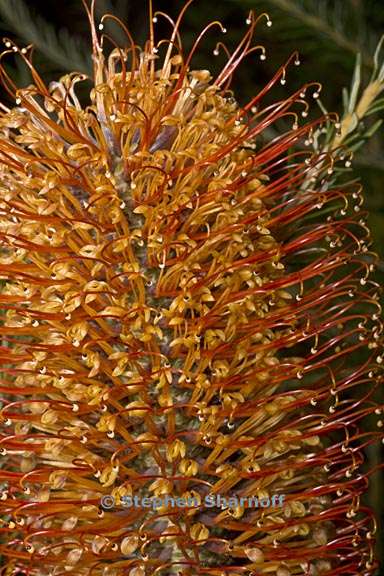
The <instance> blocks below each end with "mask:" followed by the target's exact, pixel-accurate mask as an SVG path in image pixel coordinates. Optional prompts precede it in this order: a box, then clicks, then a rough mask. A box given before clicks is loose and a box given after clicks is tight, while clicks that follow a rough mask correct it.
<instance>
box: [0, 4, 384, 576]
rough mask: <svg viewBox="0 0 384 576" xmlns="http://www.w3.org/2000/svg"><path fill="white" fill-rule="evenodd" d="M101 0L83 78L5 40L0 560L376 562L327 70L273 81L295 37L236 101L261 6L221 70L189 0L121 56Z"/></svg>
mask: <svg viewBox="0 0 384 576" xmlns="http://www.w3.org/2000/svg"><path fill="white" fill-rule="evenodd" d="M89 16H90V21H91V23H92V35H93V58H94V66H95V73H94V77H93V78H92V83H93V85H92V86H91V87H90V91H89V97H90V101H89V102H88V103H85V104H83V103H80V101H79V99H78V98H77V96H76V87H77V84H78V83H79V82H83V81H84V82H85V83H86V85H87V86H90V82H89V79H86V78H85V77H83V76H82V75H80V74H76V73H73V74H70V75H67V76H65V77H63V78H61V79H60V80H59V81H57V82H52V83H51V84H50V85H49V86H47V85H46V84H45V83H44V81H43V80H42V79H41V77H40V76H39V74H38V72H37V71H36V70H35V68H34V67H33V65H32V63H31V57H30V49H29V48H27V49H22V50H20V49H19V48H18V47H16V46H14V45H13V44H12V42H10V41H7V45H6V49H5V52H4V53H3V55H2V59H1V75H2V81H3V84H4V86H5V87H6V89H7V90H8V92H9V93H10V94H11V96H12V97H13V98H14V99H15V105H14V107H12V108H10V109H8V108H7V107H6V106H5V105H2V106H1V110H2V112H1V118H0V174H1V183H0V188H1V189H0V242H1V251H0V279H1V280H2V288H1V292H0V301H1V307H2V310H3V314H2V316H1V324H0V334H1V385H0V387H1V397H2V399H1V402H2V405H1V410H0V420H1V422H0V434H1V435H0V450H1V467H0V482H1V500H0V510H1V518H2V520H1V526H0V530H1V537H0V553H1V555H2V556H3V560H4V567H3V569H2V571H1V574H4V575H5V574H14V575H17V574H19V576H21V575H22V574H25V575H28V576H63V575H70V574H73V575H76V576H182V575H183V576H197V575H199V576H200V575H201V576H203V575H205V576H251V575H254V576H256V575H268V576H271V575H276V576H299V575H303V576H304V575H306V576H331V575H332V576H339V575H340V576H341V575H345V576H347V575H348V576H352V575H357V574H359V575H361V576H368V575H369V574H372V573H373V571H374V569H375V565H376V564H375V559H374V554H373V546H374V538H375V520H374V517H373V514H372V512H371V510H370V509H368V508H367V507H366V506H364V505H363V504H362V502H361V497H362V496H363V494H364V492H365V491H366V488H367V482H368V476H369V472H367V471H366V469H365V468H364V466H363V452H364V449H365V447H367V446H368V445H369V444H371V443H372V442H374V441H376V440H377V439H378V437H379V436H381V432H380V429H378V430H377V431H375V432H367V431H366V429H365V428H364V431H363V429H362V427H361V424H362V422H363V421H364V420H365V419H366V418H367V417H368V416H369V415H373V414H374V413H377V414H378V416H377V419H378V425H379V427H380V426H381V422H380V420H379V418H380V416H379V414H380V408H378V406H377V404H376V402H375V391H376V389H377V388H378V387H379V386H380V385H381V380H382V370H381V364H382V347H381V338H382V336H381V333H382V324H381V320H380V314H381V310H380V306H379V303H378V287H377V285H376V284H375V283H374V282H373V281H372V280H371V279H370V278H369V275H370V273H371V272H372V271H373V269H374V265H375V260H376V256H375V254H373V253H372V252H371V251H370V237H369V231H368V229H367V226H366V223H365V215H364V212H363V211H362V210H361V205H362V196H361V190H360V186H359V185H358V184H356V183H351V184H346V185H341V184H340V183H339V181H338V180H336V179H335V172H334V171H335V170H337V169H338V167H340V166H343V165H344V163H345V162H348V161H349V160H348V152H347V151H345V150H343V149H342V147H339V148H337V149H335V150H330V151H327V152H321V151H319V152H316V153H315V152H313V147H312V146H311V143H312V139H313V137H314V133H315V131H316V130H317V129H318V128H319V127H321V126H325V125H330V124H332V123H334V122H335V121H336V120H335V118H334V117H321V118H319V119H317V120H314V121H311V122H309V123H306V121H305V119H303V118H302V116H303V117H304V118H305V116H306V115H307V110H308V107H309V106H310V105H311V102H313V98H315V99H316V98H317V97H318V95H319V89H320V87H319V85H317V84H314V83H310V84H307V85H305V86H303V87H301V88H300V89H299V90H297V91H291V92H289V90H288V88H287V96H286V98H285V99H284V100H281V101H278V102H276V103H274V104H268V105H265V104H264V99H265V96H266V94H267V92H268V93H272V92H273V89H274V85H275V84H276V83H279V82H281V83H282V84H284V83H285V81H286V75H288V74H289V73H290V65H291V64H294V63H298V60H297V58H298V57H297V55H296V54H294V55H293V56H292V57H291V58H290V59H289V61H288V62H287V63H286V64H285V65H284V66H282V67H281V68H280V69H279V70H278V71H277V72H276V75H275V77H274V78H273V79H272V80H271V81H270V82H269V84H268V85H267V86H266V87H265V89H263V90H262V91H261V92H260V93H258V94H256V95H255V97H254V98H253V99H252V101H250V102H249V103H247V104H246V105H245V106H240V105H239V104H238V103H237V102H236V100H235V99H234V98H233V96H232V94H231V92H229V86H230V85H231V89H232V90H234V91H235V93H236V86H235V82H234V80H232V76H233V75H234V74H235V71H236V68H237V66H238V65H239V64H240V63H241V62H242V61H243V60H244V58H246V57H247V56H249V58H254V57H255V55H256V56H257V55H260V56H261V57H262V58H263V57H264V49H263V48H261V47H258V48H257V49H253V44H252V42H253V37H254V32H255V27H256V25H258V26H262V25H265V23H266V22H267V23H268V22H269V19H268V17H266V16H265V15H262V16H261V17H259V18H256V17H255V16H254V15H253V14H250V16H249V18H248V20H247V29H246V33H245V35H244V38H243V39H242V41H241V43H240V44H239V46H237V47H235V49H234V50H233V52H228V53H227V54H226V56H227V63H226V64H224V66H223V69H222V70H221V72H220V73H219V75H218V76H217V77H213V76H212V75H211V74H210V72H208V71H207V70H194V69H193V60H192V57H193V55H194V53H195V52H196V50H197V49H198V42H199V41H197V42H196V44H195V46H194V47H193V48H192V50H191V52H190V53H189V54H187V55H185V54H184V51H183V48H182V45H181V40H180V23H181V19H182V16H183V12H182V13H181V15H180V17H179V18H178V20H177V21H176V22H175V23H172V31H171V36H170V38H169V39H167V40H166V41H164V40H163V41H160V42H157V43H155V41H154V28H155V24H156V20H157V19H160V18H161V17H164V15H162V14H157V15H156V14H151V25H150V30H151V34H150V39H149V40H148V42H147V44H146V46H145V48H144V49H143V50H141V49H139V48H138V47H137V46H136V45H135V43H134V41H133V39H132V38H131V36H130V34H129V33H128V31H127V39H128V40H127V46H122V47H119V48H115V49H113V51H112V52H111V53H110V55H109V56H106V55H104V52H105V51H104V46H103V43H106V41H107V40H106V37H104V36H103V35H102V31H101V30H100V31H98V30H97V29H96V26H95V25H94V19H93V15H92V13H91V12H89ZM213 27H215V28H216V30H215V31H213V30H211V28H213ZM220 28H221V32H223V31H224V30H223V29H222V27H221V25H220V24H219V23H214V24H212V25H209V26H207V28H206V29H205V30H204V34H205V33H208V32H209V33H219V34H220ZM199 40H200V38H199ZM103 51H104V52H103ZM216 51H220V45H219V46H218V48H217V50H216ZM13 53H17V55H18V57H19V58H22V59H23V60H24V62H25V63H26V64H27V65H28V66H29V67H30V69H31V72H32V75H33V81H34V84H33V85H31V86H28V87H27V88H23V89H18V88H17V87H16V86H15V85H14V84H13V82H12V80H11V78H10V77H9V76H8V75H7V72H6V67H5V65H4V62H5V61H6V58H7V57H8V54H11V55H12V54H13ZM252 53H253V54H252ZM224 56H225V52H224ZM231 80H232V84H230V83H231ZM283 117H285V118H288V119H289V118H290V117H291V119H292V129H289V130H288V131H287V132H285V133H281V135H280V136H278V137H277V138H275V139H274V140H273V141H267V143H262V142H263V140H262V139H261V136H263V134H264V133H265V131H266V130H267V129H268V127H270V126H271V125H273V124H274V123H275V122H276V121H278V120H279V119H280V118H283ZM331 129H333V128H332V127H331ZM334 130H335V131H336V130H337V127H336V128H334ZM305 143H306V144H307V145H308V146H307V148H303V146H302V145H303V144H305ZM373 419H374V418H373ZM135 497H136V504H135ZM145 498H147V500H144V499H145ZM153 498H156V500H153ZM172 498H173V499H179V500H178V502H176V505H174V503H173V502H172ZM188 498H189V499H190V502H191V505H190V506H188V505H186V504H185V503H186V502H187V499H188ZM128 501H129V502H130V505H127V502H128ZM148 501H149V505H148V506H146V504H145V503H144V502H146V503H147V502H148ZM155 504H156V505H155Z"/></svg>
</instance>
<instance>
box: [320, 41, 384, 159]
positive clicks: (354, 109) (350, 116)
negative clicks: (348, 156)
mask: <svg viewBox="0 0 384 576" xmlns="http://www.w3.org/2000/svg"><path fill="white" fill-rule="evenodd" d="M383 44H384V36H383V37H382V38H381V40H380V42H379V44H378V46H377V48H376V52H375V55H374V57H373V60H372V61H373V72H372V76H371V79H370V81H369V83H368V85H367V86H366V87H365V88H364V89H363V90H362V87H361V56H360V54H358V55H357V58H356V65H355V71H354V74H353V78H352V82H351V88H350V92H349V93H348V91H347V89H344V93H343V102H344V113H343V116H342V118H341V125H340V132H339V133H338V134H336V133H333V134H332V137H331V139H330V140H328V143H327V147H326V149H327V150H334V149H336V148H338V147H339V146H340V145H344V146H346V147H347V148H348V149H349V150H351V151H352V152H355V151H356V150H358V149H359V148H360V147H361V146H362V145H363V144H364V143H365V142H366V141H367V140H368V139H369V138H371V137H372V136H373V134H374V133H375V132H376V130H377V129H378V128H379V127H380V126H381V123H382V120H378V121H377V122H375V123H374V124H373V125H372V126H370V127H368V128H366V126H365V125H364V123H363V120H364V119H365V118H366V117H368V116H370V115H372V114H374V113H377V112H380V111H382V110H384V98H379V96H380V94H381V93H382V92H383V91H384V63H383V62H382V63H381V64H380V63H379V58H380V51H381V48H382V47H383ZM359 95H360V97H359ZM320 104H321V103H320ZM321 107H322V109H323V111H325V109H324V106H321Z"/></svg>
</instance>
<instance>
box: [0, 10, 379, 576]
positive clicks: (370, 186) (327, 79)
mask: <svg viewBox="0 0 384 576" xmlns="http://www.w3.org/2000/svg"><path fill="white" fill-rule="evenodd" d="M153 3H154V9H155V10H164V11H166V12H167V13H168V14H170V15H171V16H172V17H174V18H175V17H176V16H177V14H178V12H179V11H180V9H181V8H182V7H183V5H184V2H183V1H181V0H167V1H165V0H153ZM249 9H253V10H254V11H255V12H256V14H257V13H260V12H263V11H264V10H266V11H267V12H268V13H269V15H270V17H271V19H272V20H273V26H272V27H271V28H268V27H267V26H266V25H265V20H264V21H262V22H261V23H260V25H259V26H258V29H257V35H256V41H257V43H260V44H263V45H264V46H265V48H266V50H267V59H266V61H265V62H261V61H260V60H259V58H258V57H257V55H256V56H254V57H253V58H249V59H247V60H246V61H245V62H244V63H243V64H242V66H241V68H240V69H239V70H238V71H237V72H236V74H235V77H234V81H233V85H232V88H234V89H235V92H236V98H237V99H238V100H239V101H240V103H244V102H245V101H247V100H248V99H250V98H251V97H252V95H253V94H255V93H256V92H258V91H259V90H260V89H261V88H262V87H263V86H264V85H265V83H266V82H267V81H268V79H270V78H271V77H272V75H273V73H274V71H276V69H277V68H278V67H279V66H280V65H282V64H283V63H284V62H285V61H286V60H287V59H288V57H289V56H290V54H291V53H292V52H293V51H294V50H299V52H300V60H301V63H302V64H301V66H300V67H298V68H296V67H292V69H291V71H290V72H289V74H288V76H287V84H286V85H285V86H284V87H280V86H279V87H276V88H274V89H273V93H272V94H271V98H272V99H273V100H276V99H278V98H280V97H282V96H283V95H284V94H285V93H288V92H289V91H291V90H293V89H296V88H297V87H299V86H300V85H301V84H303V83H304V82H307V81H312V80H317V81H319V82H321V84H322V86H323V90H322V92H321V101H322V103H323V104H324V106H325V107H326V109H327V110H328V111H336V112H338V113H339V114H341V115H342V113H343V99H342V92H343V88H345V87H348V89H349V88H350V86H351V80H352V76H353V72H354V67H355V60H356V55H357V53H360V54H361V61H362V65H361V82H362V87H364V86H365V85H367V83H368V81H369V78H370V75H371V73H372V70H373V65H374V62H373V55H374V52H375V48H376V46H377V43H378V41H379V39H380V36H381V35H382V34H383V33H384V0H221V1H211V0H195V2H194V3H192V6H191V7H190V9H189V10H188V11H187V13H186V16H185V19H184V21H183V22H184V23H183V25H182V28H181V32H182V37H183V44H184V47H185V50H187V49H188V48H190V47H191V46H192V44H193V42H194V39H195V38H196V36H197V35H198V33H199V32H200V31H201V30H202V28H204V26H205V25H206V24H207V23H209V22H210V21H212V20H217V19H219V20H220V21H221V22H222V23H223V25H224V26H225V27H226V28H227V30H228V33H227V34H226V35H225V37H222V36H221V35H220V33H219V32H218V31H217V30H213V31H212V32H211V33H209V34H208V36H206V37H205V38H204V40H203V41H202V43H201V45H200V48H199V50H198V51H197V54H196V57H195V58H194V60H193V67H195V68H204V69H207V68H208V69H210V70H211V71H212V72H213V73H214V72H215V71H218V70H219V69H220V65H222V64H223V62H224V61H225V56H224V54H222V55H221V56H219V57H218V58H215V57H214V56H213V55H212V51H213V49H214V47H215V44H216V42H217V41H218V40H220V41H221V40H224V41H225V43H226V45H227V46H228V47H230V48H232V49H233V48H234V47H235V46H236V44H237V43H238V42H239V40H240V39H241V37H242V35H243V33H244V32H245V31H246V29H247V26H246V23H245V20H246V18H247V15H248V11H249ZM97 12H98V16H99V17H100V15H101V14H103V13H106V12H111V13H113V14H115V15H117V16H119V17H120V18H121V20H122V21H123V22H124V23H126V24H127V26H128V28H129V30H130V31H131V33H132V34H133V37H134V38H135V40H136V42H137V43H138V44H143V42H145V40H146V39H147V33H148V13H147V2H146V1H145V0H142V1H141V2H137V1H136V0H98V2H97ZM169 29H170V28H169V25H167V24H166V23H165V22H162V21H159V24H158V25H157V26H156V33H157V38H158V39H159V38H160V37H161V36H162V35H164V36H165V37H167V36H168V35H169ZM106 31H107V32H110V33H111V35H112V36H113V37H114V38H115V39H116V40H117V41H120V42H124V35H123V33H122V32H121V29H119V28H118V27H117V26H115V25H112V26H109V27H107V28H106ZM0 33H1V36H5V37H9V38H11V39H13V40H17V42H18V43H19V45H25V44H29V43H33V44H34V45H35V47H36V52H35V57H34V63H35V66H36V68H37V69H38V70H39V72H40V75H41V76H42V77H43V78H44V79H45V80H46V81H47V82H48V81H50V80H53V79H56V78H58V77H60V76H62V75H63V74H65V73H67V72H69V71H73V70H78V71H84V72H87V71H88V72H90V71H91V60H90V34H89V25H88V21H87V19H86V17H85V11H84V8H83V6H82V3H81V0H61V1H58V0H24V1H23V0H0ZM381 61H382V62H383V61H384V49H383V50H382V55H381ZM6 67H7V70H8V71H9V72H10V74H11V75H12V77H13V78H14V79H15V81H16V83H17V84H18V85H19V86H24V85H26V84H28V83H29V76H28V73H27V71H26V69H25V68H24V67H23V66H22V65H20V63H19V62H18V61H17V60H12V59H10V60H9V61H8V63H7V64H6ZM381 97H382V99H383V108H384V91H383V93H382V94H381ZM2 100H3V101H5V102H7V96H6V95H5V94H3V95H2ZM319 112H320V111H319V110H318V109H316V105H314V106H313V112H312V114H313V113H315V114H318V113H319ZM380 116H381V117H383V112H382V111H381V112H380V111H378V112H377V113H376V114H374V115H372V116H370V117H369V119H368V121H367V122H366V127H368V128H369V127H370V126H373V125H374V123H375V122H376V121H377V120H378V119H379V118H380ZM277 129H278V126H277ZM382 134H383V132H382V128H380V129H379V130H378V131H376V133H375V135H374V136H372V137H370V138H369V139H366V141H365V142H364V143H363V145H362V147H361V148H360V150H359V152H358V153H357V154H356V155H355V158H354V162H353V169H354V173H353V174H354V176H356V177H358V178H360V180H361V181H362V183H363V185H364V190H365V207H366V209H367V210H368V211H369V218H368V221H369V224H370V227H371V230H372V238H373V243H374V247H375V250H376V251H377V252H378V254H379V256H380V262H379V267H378V268H379V269H378V272H377V274H376V280H377V281H378V282H379V283H380V284H381V285H382V284H383V281H384V192H383V173H384V162H383V151H384V143H383V137H382ZM273 135H274V132H273V131H271V132H270V133H268V134H266V137H273ZM382 401H383V398H382ZM368 459H369V461H370V465H371V466H377V465H378V464H379V462H380V461H381V460H382V455H381V454H380V448H379V447H376V448H375V447H372V448H371V449H370V451H369V453H368ZM382 483H383V476H382V474H381V475H380V474H379V473H376V474H375V475H374V476H373V477H372V479H371V486H370V491H369V494H368V502H369V504H370V505H371V506H372V507H374V508H375V510H376V511H377V513H378V515H380V516H381V517H383V495H384V491H382V490H381V486H382ZM381 525H383V522H381ZM381 532H382V530H381ZM378 548H379V550H378V552H379V555H380V556H381V558H383V548H384V543H383V539H382V538H381V540H380V539H379V543H378ZM383 573H384V571H383Z"/></svg>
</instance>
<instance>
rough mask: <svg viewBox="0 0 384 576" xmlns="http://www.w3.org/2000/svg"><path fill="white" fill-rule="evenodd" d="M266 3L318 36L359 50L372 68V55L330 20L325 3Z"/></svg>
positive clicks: (250, 0) (249, 1) (274, 0)
mask: <svg viewBox="0 0 384 576" xmlns="http://www.w3.org/2000/svg"><path fill="white" fill-rule="evenodd" d="M322 1H324V0H322ZM258 2H259V0H246V3H247V5H249V6H251V7H252V8H255V7H256V4H257V3H258ZM268 4H269V5H270V4H273V5H274V6H276V7H277V8H278V9H279V10H281V11H283V12H285V13H286V14H288V15H289V16H291V17H292V19H294V20H296V21H297V22H300V23H301V24H302V25H304V27H306V28H309V29H311V31H313V32H315V33H316V34H317V35H318V36H319V35H321V34H323V35H325V36H326V37H327V38H328V39H330V40H332V42H333V43H334V44H335V45H336V46H338V47H340V48H343V49H344V50H346V51H347V52H352V53H353V54H357V53H359V52H360V53H361V54H362V61H363V64H364V65H365V66H367V67H368V68H373V66H374V63H373V60H372V57H371V56H370V54H368V53H366V51H365V50H364V44H361V45H359V44H356V42H353V41H352V40H350V39H349V38H348V37H347V35H346V33H345V31H344V29H342V28H341V27H340V26H339V27H337V26H336V25H335V23H334V22H331V21H330V19H329V17H327V11H326V5H325V4H322V3H321V2H318V0H315V2H312V3H307V4H306V5H305V6H304V5H303V4H301V3H300V2H299V1H298V0H268ZM339 22H340V23H341V22H342V17H341V18H339Z"/></svg>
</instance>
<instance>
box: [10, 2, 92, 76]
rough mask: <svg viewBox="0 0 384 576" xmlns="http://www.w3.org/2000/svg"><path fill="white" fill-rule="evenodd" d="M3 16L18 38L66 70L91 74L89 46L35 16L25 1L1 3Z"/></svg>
mask: <svg viewBox="0 0 384 576" xmlns="http://www.w3.org/2000/svg"><path fill="white" fill-rule="evenodd" d="M0 15H1V16H2V17H3V19H4V20H5V21H6V23H7V24H8V25H9V26H10V27H11V28H12V29H13V30H14V31H15V33H16V34H18V36H20V37H21V38H22V39H23V40H25V41H26V42H28V43H31V44H33V45H34V46H35V47H36V48H37V49H38V51H39V52H40V53H42V54H44V56H45V57H46V58H47V59H48V60H49V61H51V62H54V63H55V64H57V65H58V66H59V67H60V68H62V69H64V70H70V71H73V70H76V71H78V72H84V73H86V74H90V73H91V72H92V65H91V58H90V50H89V46H87V44H85V43H84V42H82V41H81V40H80V39H79V38H75V37H73V36H71V34H70V33H69V32H68V31H67V30H65V29H62V30H59V31H58V32H57V31H56V30H55V28H54V27H53V26H52V24H51V23H49V22H47V21H46V20H44V18H42V17H41V16H39V15H36V14H33V13H32V12H31V11H30V9H29V8H28V6H27V5H26V3H25V2H24V1H23V0H1V1H0Z"/></svg>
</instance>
